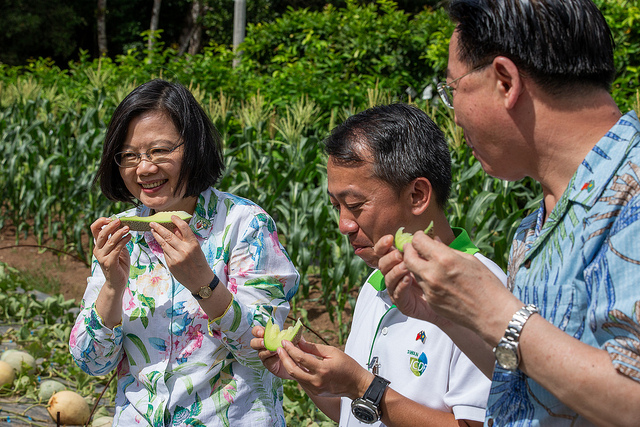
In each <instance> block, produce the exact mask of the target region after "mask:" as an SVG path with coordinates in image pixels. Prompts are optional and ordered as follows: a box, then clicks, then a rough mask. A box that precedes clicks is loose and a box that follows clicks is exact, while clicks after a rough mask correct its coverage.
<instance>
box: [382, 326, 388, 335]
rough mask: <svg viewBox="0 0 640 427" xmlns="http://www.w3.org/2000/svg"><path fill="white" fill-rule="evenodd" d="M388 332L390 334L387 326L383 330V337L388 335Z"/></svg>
mask: <svg viewBox="0 0 640 427" xmlns="http://www.w3.org/2000/svg"><path fill="white" fill-rule="evenodd" d="M388 332H389V328H387V327H386V326H385V327H384V328H382V335H387V333H388Z"/></svg>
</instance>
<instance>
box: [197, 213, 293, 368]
mask: <svg viewBox="0 0 640 427" xmlns="http://www.w3.org/2000/svg"><path fill="white" fill-rule="evenodd" d="M245 223H246V222H245ZM229 252H230V254H229V261H228V263H227V266H226V268H227V270H228V283H227V288H228V289H229V290H230V291H231V293H232V295H233V300H232V302H231V305H230V307H229V309H227V311H226V312H225V314H224V315H222V316H221V317H220V318H218V319H213V320H212V321H211V322H210V323H209V331H210V333H211V334H212V335H213V336H220V337H221V341H222V343H223V345H224V346H225V347H226V348H227V349H228V350H229V351H230V352H231V353H232V354H233V355H234V357H235V358H236V360H238V361H239V362H240V363H242V364H243V365H246V366H249V367H254V368H259V369H262V368H263V365H262V362H261V361H260V358H259V357H258V354H257V352H256V351H255V350H253V349H252V348H251V346H250V341H251V339H252V338H253V334H252V333H251V329H252V328H253V327H254V326H256V325H263V326H264V325H265V324H266V322H267V320H268V319H269V318H270V317H273V318H274V320H275V323H277V324H278V325H279V326H280V327H282V326H283V324H284V321H285V319H286V318H287V315H288V314H289V301H290V300H291V298H292V297H293V295H295V293H296V291H297V289H298V284H299V279H300V276H299V274H298V272H297V270H296V269H295V267H294V266H293V264H292V262H291V260H290V259H289V256H288V254H287V253H286V251H285V249H284V248H283V247H282V245H281V244H280V242H279V241H278V234H277V231H276V226H275V223H274V221H273V219H272V218H271V217H269V216H268V215H267V214H266V213H265V212H264V211H261V210H260V211H259V212H258V213H257V214H255V215H254V216H253V218H252V219H251V221H249V223H248V225H247V226H245V227H244V229H242V230H239V233H238V239H237V241H236V242H235V244H234V245H232V246H230V247H229Z"/></svg>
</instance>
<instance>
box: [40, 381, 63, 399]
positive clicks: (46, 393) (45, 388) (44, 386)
mask: <svg viewBox="0 0 640 427" xmlns="http://www.w3.org/2000/svg"><path fill="white" fill-rule="evenodd" d="M66 388H67V387H66V386H65V385H64V384H62V383H61V382H60V381H56V380H44V381H42V383H41V384H40V387H39V388H38V398H39V399H40V400H41V401H43V402H48V401H49V399H51V396H53V395H54V394H56V393H57V392H59V391H62V390H64V389H66Z"/></svg>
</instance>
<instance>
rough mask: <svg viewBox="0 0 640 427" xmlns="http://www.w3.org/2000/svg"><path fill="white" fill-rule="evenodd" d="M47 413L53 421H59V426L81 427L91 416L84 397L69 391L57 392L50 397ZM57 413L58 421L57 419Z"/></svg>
mask: <svg viewBox="0 0 640 427" xmlns="http://www.w3.org/2000/svg"><path fill="white" fill-rule="evenodd" d="M47 411H49V415H51V418H52V419H53V421H55V422H58V421H60V425H69V426H77V425H82V426H83V425H85V424H86V423H87V422H88V421H89V417H90V416H91V408H89V404H88V403H87V401H86V400H84V397H82V396H80V395H79V394H78V393H76V392H75V391H71V390H63V391H59V392H57V393H55V394H54V395H53V396H51V399H49V405H48V406H47ZM58 412H59V413H60V419H58Z"/></svg>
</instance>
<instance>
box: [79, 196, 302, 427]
mask: <svg viewBox="0 0 640 427" xmlns="http://www.w3.org/2000/svg"><path fill="white" fill-rule="evenodd" d="M129 215H139V216H145V215H149V209H148V208H146V207H144V206H141V207H138V208H135V209H131V210H130V211H127V212H124V213H122V214H121V216H129ZM190 226H191V228H192V230H193V231H194V233H195V234H196V237H197V238H198V241H199V242H200V246H201V248H202V251H203V253H204V254H205V256H206V258H207V260H208V262H209V264H210V265H211V267H212V269H213V270H214V271H215V273H216V275H217V276H218V278H220V281H221V284H224V285H226V286H227V288H228V289H229V290H230V291H231V293H232V295H233V301H232V304H231V306H230V308H229V309H228V310H227V312H226V313H225V314H224V315H223V316H221V317H220V318H218V319H209V318H208V317H207V315H206V314H205V313H204V311H203V310H202V309H201V308H200V304H199V303H198V301H196V299H195V298H194V297H193V296H192V295H191V292H190V291H189V290H188V289H187V288H185V287H184V286H182V285H181V284H180V283H178V282H177V281H176V280H175V279H174V278H173V276H172V275H171V272H170V271H169V270H168V268H167V267H166V264H165V262H164V255H163V253H162V248H161V247H160V245H159V244H158V243H157V242H156V241H155V240H154V238H153V235H152V233H150V232H146V233H137V232H132V235H133V236H132V237H133V238H132V239H131V241H130V242H129V244H128V246H127V248H128V250H129V253H130V255H131V271H130V277H129V283H128V286H127V289H126V290H125V293H124V296H123V299H122V313H123V314H122V323H121V324H120V325H118V326H116V327H115V328H113V329H109V328H107V327H105V326H104V324H103V322H102V320H101V319H100V316H99V315H98V313H97V312H96V310H95V301H96V298H97V296H98V293H99V292H100V289H101V287H102V284H103V283H104V275H103V274H102V270H101V268H100V265H99V264H98V263H97V261H96V260H95V259H94V260H93V265H92V274H91V277H90V278H89V279H88V285H87V289H86V291H85V294H84V297H83V300H82V305H81V311H80V313H79V315H78V318H77V320H76V323H75V325H74V328H73V330H72V333H71V338H70V346H71V352H72V355H73V357H74V359H75V360H76V362H77V363H78V365H79V366H80V367H81V368H82V369H83V370H84V371H85V372H87V373H89V374H92V375H104V374H107V373H109V372H111V371H113V370H114V369H117V372H118V388H117V396H116V414H115V418H114V425H122V426H134V425H143V426H231V425H252V426H283V425H284V415H283V411H282V400H283V396H282V382H281V380H280V379H278V378H276V377H275V376H273V375H272V374H271V373H269V372H268V371H267V370H266V369H265V368H264V366H263V365H262V363H261V362H260V359H259V357H258V355H257V352H255V351H254V350H252V349H251V347H250V345H249V342H250V340H251V338H252V337H253V336H252V334H251V329H252V327H253V326H255V325H257V324H261V325H264V324H266V321H267V320H268V318H269V317H270V316H272V317H273V318H274V319H275V321H276V322H277V323H279V324H280V326H282V324H283V323H284V320H285V319H286V317H287V315H288V313H289V300H290V299H291V297H293V295H295V292H296V291H297V288H298V284H299V274H298V272H297V271H296V269H295V268H294V266H293V265H292V263H291V260H290V259H289V256H288V254H287V253H286V251H285V250H284V248H283V247H282V246H281V245H280V243H279V241H278V236H277V231H276V226H275V223H274V222H273V219H271V217H269V215H267V214H266V213H265V212H264V210H262V209H261V208H260V207H258V206H257V205H255V204H254V203H252V202H251V201H249V200H246V199H243V198H240V197H237V196H234V195H231V194H228V193H222V192H219V191H217V190H215V189H213V188H211V189H208V190H207V191H205V192H203V193H202V194H201V195H200V197H199V199H198V203H197V207H196V210H195V214H194V217H193V218H192V219H191V221H190Z"/></svg>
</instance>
